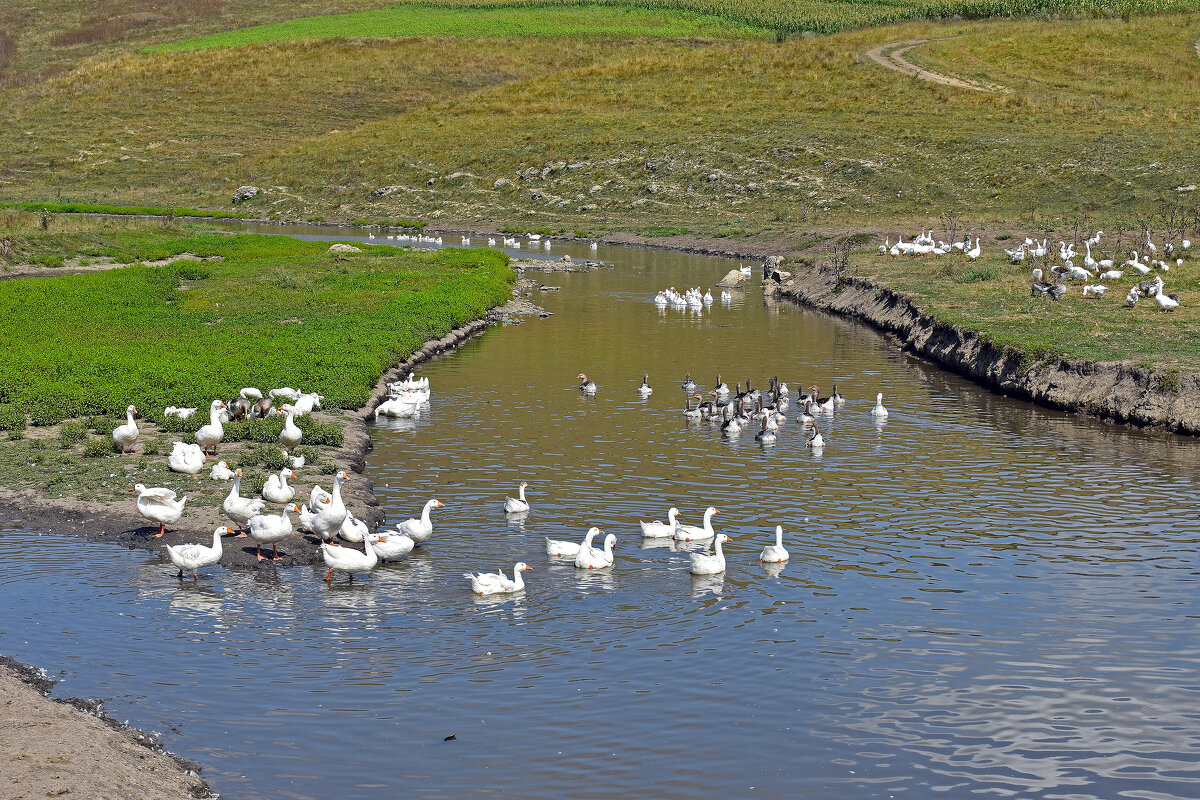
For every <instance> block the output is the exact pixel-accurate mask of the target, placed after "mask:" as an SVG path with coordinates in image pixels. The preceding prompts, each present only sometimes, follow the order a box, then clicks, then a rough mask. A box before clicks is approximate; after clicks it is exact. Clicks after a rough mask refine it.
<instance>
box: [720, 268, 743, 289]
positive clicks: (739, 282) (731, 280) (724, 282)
mask: <svg viewBox="0 0 1200 800" xmlns="http://www.w3.org/2000/svg"><path fill="white" fill-rule="evenodd" d="M745 285H746V276H745V275H743V274H742V271H741V270H737V269H731V270H729V274H727V275H726V276H725V277H724V278H721V280H719V281H717V286H720V287H722V288H724V289H741V288H742V287H743V286H745Z"/></svg>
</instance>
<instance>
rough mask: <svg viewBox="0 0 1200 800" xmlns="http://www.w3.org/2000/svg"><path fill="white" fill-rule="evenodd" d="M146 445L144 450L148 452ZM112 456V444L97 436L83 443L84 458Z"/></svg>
mask: <svg viewBox="0 0 1200 800" xmlns="http://www.w3.org/2000/svg"><path fill="white" fill-rule="evenodd" d="M149 448H150V446H149V445H147V446H146V449H147V450H149ZM112 454H113V444H112V442H111V441H107V440H105V439H101V438H100V437H98V436H93V437H90V438H88V439H87V441H85V442H84V443H83V457H84V458H104V457H106V456H111V455H112Z"/></svg>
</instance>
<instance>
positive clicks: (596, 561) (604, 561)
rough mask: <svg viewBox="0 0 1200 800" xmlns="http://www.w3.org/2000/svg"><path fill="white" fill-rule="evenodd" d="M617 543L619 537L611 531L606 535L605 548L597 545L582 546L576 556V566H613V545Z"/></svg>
mask: <svg viewBox="0 0 1200 800" xmlns="http://www.w3.org/2000/svg"><path fill="white" fill-rule="evenodd" d="M616 543H617V537H616V536H614V535H613V534H611V533H610V534H608V535H607V536H605V537H604V549H603V550H599V549H597V548H595V547H587V548H581V549H580V551H579V554H578V555H576V556H575V566H576V568H578V569H604V568H605V567H611V566H612V564H613V545H615V544H616Z"/></svg>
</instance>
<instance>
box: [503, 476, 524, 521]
mask: <svg viewBox="0 0 1200 800" xmlns="http://www.w3.org/2000/svg"><path fill="white" fill-rule="evenodd" d="M528 486H529V484H528V483H526V482H525V481H521V482H520V483H519V484H517V497H515V498H514V497H506V498H504V513H505V514H519V513H521V512H523V511H528V510H529V501H528V500H526V499H525V489H526V487H528Z"/></svg>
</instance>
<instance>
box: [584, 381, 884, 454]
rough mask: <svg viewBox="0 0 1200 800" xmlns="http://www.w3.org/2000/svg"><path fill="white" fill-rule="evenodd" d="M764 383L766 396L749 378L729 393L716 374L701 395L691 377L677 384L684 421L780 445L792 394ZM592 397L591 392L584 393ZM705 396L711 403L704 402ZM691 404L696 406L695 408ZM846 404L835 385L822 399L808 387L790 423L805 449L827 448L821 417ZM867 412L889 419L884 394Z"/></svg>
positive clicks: (644, 388)
mask: <svg viewBox="0 0 1200 800" xmlns="http://www.w3.org/2000/svg"><path fill="white" fill-rule="evenodd" d="M767 384H768V387H767V390H766V392H761V391H759V390H758V389H755V388H753V385H752V383H751V380H750V379H747V380H746V388H745V389H743V388H742V385H741V383H735V384H734V387H733V389H732V390H730V388H729V385H728V384H726V383H725V382H724V381H723V380H722V379H721V375H720V374H719V373H718V374H717V378H716V381H714V383H713V388H712V389H710V390H708V391H707V392H702V391H701V387H700V385H699V384H697V383H696V382H695V381H694V380H692V374H691V373H690V372H689V373H687V374H686V375H684V377H683V382H682V383H681V384H680V388H681V389H682V390H683V392H684V406H683V416H684V417H685V418H686V419H687V420H688V421H689V422H707V423H709V425H710V426H712V427H719V428H720V430H721V433H722V434H723V435H724V436H726V437H728V438H731V439H732V438H737V437H739V436H741V435H742V434H743V433H746V432H749V431H754V432H755V433H754V440H755V441H757V442H759V443H760V444H764V445H769V444H774V443H775V442H776V441H777V440H778V437H779V432H780V426H782V425H784V424H785V423H786V422H787V421H788V411H789V410H791V407H792V406H791V390H790V389H789V388H788V385H787V384H786V383H783V382H781V381H780V380H779V378H777V377H773V378H770V379H769V380H768V381H767ZM580 388H581V389H582V387H580ZM647 390H648V391H653V390H652V389H651V388H650V386H649V376H643V378H642V386H640V387H638V394H640V395H641V396H643V397H646V396H648V391H647ZM643 392H646V393H643ZM593 393H594V390H593V392H588V394H593ZM705 394H707V395H708V397H709V398H710V399H707V400H706V399H705ZM693 400H695V401H696V402H695V403H694V404H693V402H692V401H693ZM845 404H846V398H845V397H844V396H842V394H841V393H840V392H838V388H837V384H834V385H833V393H832V394H830V395H828V396H826V397H822V396H821V389H820V387H819V386H816V385H813V386H810V387H809V391H808V393H806V394H805V393H801V394H800V395H799V397H798V398H797V401H796V408H795V413H794V414H793V417H792V418H793V419H795V420H796V421H798V422H799V423H800V425H801V430H802V431H803V432H804V433H805V434H806V439H805V445H806V446H807V447H810V448H813V449H814V450H820V449H822V448H824V447H825V436H824V434H823V433H821V427H820V424H819V420H820V416H821V415H822V414H826V415H832V414H834V413H835V412H836V411H837V410H838V409H839V408H841V407H843V406H844V405H845ZM870 413H871V416H873V417H875V418H877V419H881V418H883V417H886V416H887V409H886V408H885V407H884V405H883V393H882V392H881V393H879V394H877V395H876V398H875V406H874V407H873V408H872V409H871V412H870Z"/></svg>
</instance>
